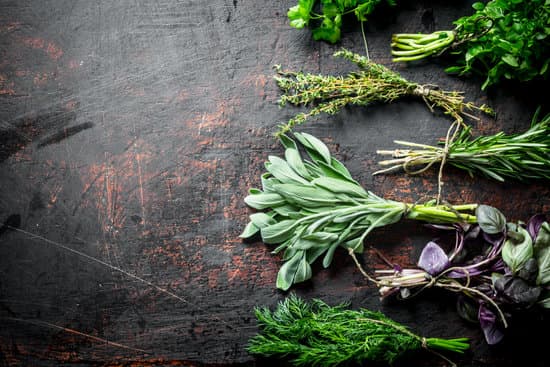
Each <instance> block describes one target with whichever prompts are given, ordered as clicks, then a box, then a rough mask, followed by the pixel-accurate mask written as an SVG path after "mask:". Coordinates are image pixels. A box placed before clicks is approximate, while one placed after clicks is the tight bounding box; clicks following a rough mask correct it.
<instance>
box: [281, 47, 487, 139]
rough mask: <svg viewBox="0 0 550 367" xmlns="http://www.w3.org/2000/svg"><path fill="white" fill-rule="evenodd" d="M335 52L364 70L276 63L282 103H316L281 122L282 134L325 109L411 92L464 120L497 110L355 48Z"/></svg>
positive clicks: (385, 99) (386, 99) (335, 109)
mask: <svg viewBox="0 0 550 367" xmlns="http://www.w3.org/2000/svg"><path fill="white" fill-rule="evenodd" d="M334 56H335V57H343V58H345V59H347V60H349V61H351V62H353V63H354V64H356V65H357V66H358V67H359V69H360V70H359V71H357V72H352V73H349V74H348V75H346V76H330V75H315V74H304V73H302V72H293V71H283V70H281V68H280V66H276V69H277V73H278V76H276V77H275V80H276V82H277V84H278V86H279V88H280V89H281V90H282V92H283V94H282V96H281V98H280V99H279V103H280V105H281V106H284V105H286V104H287V103H290V104H292V105H296V106H309V105H312V106H313V107H312V108H311V109H310V110H309V112H304V113H299V114H297V115H296V116H294V117H293V118H291V119H290V120H289V121H288V123H287V124H285V125H283V126H281V127H280V129H279V131H278V133H277V134H278V135H280V134H284V133H286V132H288V131H289V130H290V129H292V128H293V127H294V126H296V125H300V124H302V123H303V122H305V121H306V120H307V119H308V118H310V117H313V116H316V115H319V114H321V113H327V114H331V115H332V114H336V113H337V112H338V111H340V110H341V109H342V108H343V107H345V106H348V105H359V106H366V105H369V104H372V103H390V102H393V101H395V100H397V99H400V98H404V97H408V96H412V97H419V98H422V99H423V100H424V102H425V103H426V105H427V106H428V108H429V109H430V110H431V111H433V110H434V108H435V107H437V108H440V109H442V110H443V112H444V113H445V114H447V115H450V116H451V117H452V118H453V119H454V120H458V121H460V122H462V121H463V116H468V117H470V118H474V119H476V117H475V116H473V115H472V114H471V112H472V111H476V110H477V111H482V112H484V113H487V114H493V111H492V110H491V108H489V107H487V106H485V105H482V106H476V105H475V104H474V103H472V102H465V101H464V96H463V95H462V93H461V92H457V91H444V90H441V89H439V88H438V87H437V86H433V85H421V84H418V83H415V82H411V81H408V80H406V79H405V78H403V77H402V76H401V75H399V74H398V73H396V72H394V71H392V70H390V69H388V68H386V67H385V66H383V65H381V64H377V63H375V62H373V61H370V60H368V59H367V58H365V57H363V56H361V55H358V54H355V53H353V52H351V51H347V50H342V51H339V52H336V53H335V54H334Z"/></svg>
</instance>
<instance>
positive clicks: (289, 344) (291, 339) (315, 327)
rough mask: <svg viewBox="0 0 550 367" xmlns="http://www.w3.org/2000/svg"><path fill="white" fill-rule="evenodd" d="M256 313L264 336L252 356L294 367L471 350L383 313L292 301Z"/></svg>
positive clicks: (461, 342)
mask: <svg viewBox="0 0 550 367" xmlns="http://www.w3.org/2000/svg"><path fill="white" fill-rule="evenodd" d="M255 313H256V317H257V319H258V323H259V326H260V328H261V331H262V332H261V333H260V334H258V335H256V336H254V337H253V338H252V339H251V340H250V342H249V345H248V351H249V352H250V353H252V354H257V355H262V356H265V357H274V356H275V357H277V356H278V357H290V358H292V363H293V364H294V365H296V366H309V365H310V366H320V367H324V366H327V367H329V366H330V367H332V366H336V365H341V364H345V363H356V364H358V365H363V364H364V363H365V362H378V363H380V362H382V363H388V364H392V363H393V362H394V361H395V360H396V359H398V358H399V357H400V356H402V355H403V354H404V353H406V352H408V351H414V350H419V349H427V350H431V351H434V350H439V351H451V352H455V353H463V352H464V351H466V350H467V349H468V348H469V344H468V339H467V338H455V339H441V338H423V337H421V336H418V335H416V334H414V333H413V332H411V331H410V330H409V329H408V328H407V327H405V326H403V325H401V324H399V323H397V322H395V321H393V320H391V319H390V318H388V317H387V316H385V315H384V314H382V313H380V312H374V311H369V310H367V309H360V310H357V311H355V310H349V309H347V305H346V304H341V305H337V306H332V307H331V306H329V305H327V304H326V303H324V302H322V301H320V300H318V299H314V300H312V301H311V302H309V303H308V302H305V301H303V300H301V299H300V298H298V297H296V296H294V295H290V296H289V297H288V298H287V299H285V300H284V301H282V302H280V303H279V305H278V306H277V308H276V309H275V310H274V311H270V310H269V309H267V308H256V310H255ZM436 354H437V355H439V356H441V355H440V354H439V353H436Z"/></svg>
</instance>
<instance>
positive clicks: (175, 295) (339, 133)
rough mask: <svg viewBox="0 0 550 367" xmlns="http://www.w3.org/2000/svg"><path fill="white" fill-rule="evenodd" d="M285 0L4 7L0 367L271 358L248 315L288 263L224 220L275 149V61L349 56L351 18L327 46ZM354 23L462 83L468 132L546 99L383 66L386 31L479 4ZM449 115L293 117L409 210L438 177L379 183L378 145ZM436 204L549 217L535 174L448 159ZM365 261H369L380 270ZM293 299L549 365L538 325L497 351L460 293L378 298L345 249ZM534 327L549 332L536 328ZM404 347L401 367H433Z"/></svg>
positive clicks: (57, 2)
mask: <svg viewBox="0 0 550 367" xmlns="http://www.w3.org/2000/svg"><path fill="white" fill-rule="evenodd" d="M295 3H296V2H295V1H292V0H285V1H251V0H247V1H245V0H233V1H230V0H212V1H193V0H187V1H182V0H155V1H148V0H132V1H131V0H118V1H106V0H87V1H83V0H35V1H31V0H0V223H1V222H4V226H2V228H1V229H0V366H56V365H60V364H63V365H68V366H92V365H93V366H96V365H97V366H168V365H170V366H213V365H216V366H236V365H242V366H264V365H276V362H274V361H265V360H255V359H254V358H253V357H252V356H250V355H249V354H247V352H246V351H245V345H246V343H247V340H248V339H249V338H250V337H251V336H252V335H254V334H255V333H256V332H257V328H256V323H255V319H254V317H253V314H252V310H253V308H254V307H255V306H270V307H272V306H274V305H275V304H276V303H277V302H278V301H279V300H282V299H283V298H284V297H285V294H284V293H282V292H280V291H277V290H276V289H275V283H274V282H275V276H276V272H277V270H278V267H279V266H280V259H279V258H278V257H277V256H273V255H271V254H270V250H271V248H270V247H268V246H266V245H263V244H262V243H260V242H253V243H243V242H242V241H241V240H240V239H239V238H238V234H239V233H240V231H241V230H242V229H243V227H244V225H245V224H246V223H247V217H248V215H249V214H250V213H251V211H250V210H249V209H248V208H247V207H246V205H245V204H244V202H243V197H244V196H245V195H246V193H247V190H248V189H249V188H250V187H252V186H257V185H259V176H260V174H261V173H262V172H263V162H264V161H265V160H266V158H267V156H268V155H269V154H276V155H281V153H282V149H281V147H280V145H279V144H278V143H277V142H276V141H275V140H274V138H273V133H274V131H275V129H276V125H277V124H279V123H281V122H284V121H285V120H287V119H288V118H289V117H291V116H292V115H293V114H294V113H295V112H297V109H295V108H292V107H288V108H284V109H281V108H279V107H278V106H277V103H276V101H277V99H278V97H279V91H278V89H277V87H276V85H275V84H274V83H273V79H272V77H273V70H272V66H273V65H274V64H282V65H283V66H285V67H288V68H292V69H302V70H304V71H311V72H322V73H332V74H336V73H344V72H346V71H349V70H352V69H353V68H352V66H351V65H349V64H348V63H346V62H344V61H340V60H334V59H333V58H332V56H331V55H332V53H333V52H334V51H335V50H337V49H339V47H341V46H344V47H346V48H348V49H350V50H353V51H355V52H359V53H363V52H364V48H363V40H362V37H361V31H360V27H359V26H358V24H357V23H355V22H354V21H353V19H352V18H349V22H346V26H345V28H344V32H343V39H342V42H341V43H340V44H339V45H329V44H326V43H320V42H314V41H313V40H312V39H311V34H310V32H309V31H298V30H295V29H292V28H290V27H289V25H288V22H287V18H286V10H287V9H288V8H289V7H290V6H292V5H294V4H295ZM399 3H404V4H402V5H401V6H400V7H399V8H397V9H395V10H393V11H381V12H380V13H378V14H377V15H376V16H374V17H373V19H372V20H371V21H370V22H369V23H368V24H367V26H366V33H367V38H368V43H369V50H370V56H371V58H372V59H373V60H375V61H377V62H380V63H383V64H385V65H388V66H389V67H390V68H392V69H394V70H398V71H399V72H401V73H402V74H403V75H404V76H405V77H407V78H409V79H411V80H415V81H418V82H420V83H435V84H438V85H440V86H441V87H443V88H446V89H458V90H462V91H464V92H465V96H466V98H467V99H468V100H471V101H474V102H476V103H479V104H481V103H487V104H489V105H491V106H492V107H494V109H495V110H496V112H497V119H496V120H493V119H491V118H489V117H486V116H480V117H481V120H480V121H479V122H476V121H468V122H469V123H470V124H472V125H473V126H474V128H475V129H476V131H477V132H478V133H479V132H481V133H493V132H496V131H499V130H501V129H502V130H504V131H507V132H513V131H520V130H522V129H525V128H526V127H527V126H528V125H529V122H530V119H531V116H532V114H533V112H534V111H535V109H536V107H537V106H539V105H542V106H543V107H544V108H547V107H548V104H547V93H541V92H537V91H536V89H535V86H534V85H533V84H531V85H515V84H510V85H504V86H502V87H501V88H493V89H491V90H489V91H487V92H484V91H481V90H480V85H481V82H480V80H478V79H475V78H470V79H460V78H456V77H451V76H448V75H446V74H445V73H444V72H443V65H441V64H438V62H425V63H420V64H419V65H415V66H409V67H406V66H403V65H395V64H392V63H391V59H390V56H389V40H390V35H391V34H392V33H394V32H403V31H407V32H417V31H418V32H427V31H432V30H434V29H439V28H446V27H450V26H451V22H452V20H453V19H455V18H457V17H458V16H461V15H465V14H468V13H469V12H470V11H471V8H470V4H471V3H472V1H453V2H445V1H439V2H438V1H427V0H426V1H418V2H414V3H413V2H411V3H408V4H405V3H407V2H405V1H400V2H399ZM448 126H449V119H448V118H446V117H444V116H442V115H441V114H439V113H436V114H432V113H430V112H429V111H428V110H427V109H426V108H425V106H424V105H422V103H421V102H417V101H402V102H398V103H394V104H391V105H376V106H371V107H368V108H349V109H346V111H344V112H343V113H340V114H338V115H336V116H332V117H325V116H323V117H322V118H319V119H316V120H315V122H314V123H310V124H308V125H307V126H305V125H304V126H303V127H301V128H300V130H301V131H307V132H309V133H312V134H314V135H316V136H318V137H319V138H321V139H322V140H324V141H325V142H326V143H327V144H328V145H329V147H330V148H331V149H332V151H333V152H334V153H335V155H336V156H337V157H338V158H339V159H341V160H342V161H343V162H344V163H345V164H346V165H347V166H348V167H349V169H350V171H351V172H352V174H353V175H354V176H355V177H356V178H357V179H358V180H359V181H360V182H361V184H362V185H364V186H365V187H368V188H369V189H370V190H372V191H373V192H375V193H377V194H379V195H383V196H385V197H388V198H392V199H398V200H405V201H410V202H414V201H417V200H425V199H426V198H431V197H433V196H434V195H435V191H436V185H435V182H436V174H435V172H428V173H426V174H423V175H421V176H419V177H405V176H403V175H400V174H395V175H385V176H376V177H374V178H373V177H372V176H371V174H372V172H374V171H375V170H376V168H377V167H376V166H375V162H376V160H377V156H376V154H375V151H376V149H380V148H386V149H388V148H392V147H393V146H394V145H393V143H392V141H393V140H394V139H408V140H413V141H419V142H426V143H431V142H434V141H435V140H436V139H438V138H440V137H442V136H444V135H445V132H446V129H447V127H448ZM444 188H445V191H444V193H445V197H446V198H447V200H449V201H450V202H456V203H458V202H479V203H486V204H491V205H494V206H496V207H498V208H500V209H501V210H502V211H503V213H505V215H506V216H507V217H508V219H509V220H527V219H528V218H529V216H530V215H531V214H534V213H548V212H549V210H550V195H549V186H548V183H529V184H518V183H513V182H510V183H504V184H498V183H495V182H493V181H489V180H486V179H482V178H470V177H469V176H467V175H466V174H465V173H463V172H458V171H455V170H453V169H450V168H449V169H448V170H447V171H446V181H445V186H444ZM427 239H429V234H428V233H426V231H425V230H424V229H423V228H422V227H421V226H419V225H417V224H413V223H405V224H404V225H402V226H391V227H389V228H385V229H383V230H379V231H376V233H374V235H373V236H372V237H370V239H369V243H370V244H371V245H372V246H374V247H375V248H377V249H378V250H380V251H381V252H382V253H383V254H385V256H387V257H388V258H390V259H392V260H393V261H396V262H400V263H404V264H414V263H415V262H416V259H417V256H418V254H419V250H420V248H421V246H422V244H423V243H424V242H425V241H426V240H427ZM368 255H372V253H370V252H369V253H367V254H365V256H364V257H363V258H362V261H364V263H365V266H366V267H367V268H369V269H372V268H373V267H376V266H378V265H380V261H379V259H378V258H376V257H375V256H368ZM294 292H296V293H297V294H299V295H301V296H303V297H306V298H312V297H318V298H321V299H323V300H324V301H326V302H328V303H339V302H344V301H349V302H351V306H352V307H354V308H356V307H368V308H371V309H376V310H382V311H384V312H385V313H386V314H388V315H389V316H391V317H393V318H394V319H396V320H397V321H400V322H403V323H405V324H407V325H409V326H410V327H411V328H412V329H413V330H414V331H415V332H418V333H420V334H424V335H428V336H442V337H455V336H467V337H470V338H471V340H472V348H471V350H470V351H468V352H467V353H466V354H465V355H464V356H458V357H457V356H451V357H453V359H454V360H455V361H456V362H458V363H459V365H461V366H517V365H530V366H547V365H548V362H547V361H548V357H547V350H546V348H547V340H548V331H547V330H548V323H546V322H541V321H540V320H539V319H537V320H532V319H526V320H521V321H519V320H518V321H516V322H515V323H513V325H512V327H511V330H510V331H509V335H508V336H507V338H506V339H505V341H504V342H503V343H502V344H501V345H498V346H494V347H488V346H487V345H486V344H485V342H484V340H483V336H482V333H481V331H480V330H479V329H478V327H477V326H476V325H470V324H467V323H466V322H464V321H463V320H461V319H460V318H459V316H458V315H457V313H456V312H455V306H454V297H453V296H452V295H446V294H441V293H437V292H427V293H425V294H424V296H421V297H418V298H416V299H415V300H412V301H410V302H401V303H400V302H391V301H390V302H385V303H380V302H379V300H378V296H377V290H376V289H374V288H373V287H371V286H369V285H367V284H366V282H365V281H364V280H363V278H362V276H361V275H360V273H359V272H358V270H357V269H356V268H355V266H354V264H353V263H352V261H351V260H350V259H349V257H348V256H346V255H345V253H344V252H337V253H336V256H335V261H334V263H333V265H332V266H331V268H330V269H329V270H322V269H315V274H314V277H313V280H312V281H310V282H308V283H306V284H303V285H300V286H297V287H295V288H294ZM537 332H540V333H542V334H541V335H542V336H543V337H542V338H541V337H540V336H538V335H540V334H537ZM441 364H442V362H441V360H439V359H438V358H436V357H434V356H432V355H430V354H428V353H418V354H414V355H411V356H409V357H407V358H406V359H404V360H401V361H400V362H399V363H398V365H402V366H415V365H416V366H433V365H441Z"/></svg>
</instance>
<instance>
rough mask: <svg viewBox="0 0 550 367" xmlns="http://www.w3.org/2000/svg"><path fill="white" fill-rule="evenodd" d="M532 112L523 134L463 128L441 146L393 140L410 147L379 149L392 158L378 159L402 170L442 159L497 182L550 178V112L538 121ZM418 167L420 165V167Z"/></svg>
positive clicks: (411, 170) (414, 168)
mask: <svg viewBox="0 0 550 367" xmlns="http://www.w3.org/2000/svg"><path fill="white" fill-rule="evenodd" d="M539 111H540V110H538V111H537V113H535V115H534V116H533V119H532V121H531V127H530V128H529V129H528V130H527V131H525V132H522V133H516V134H505V133H504V132H502V131H501V132H499V133H497V134H494V135H488V136H479V137H476V138H474V137H472V134H471V131H470V130H471V129H470V128H469V127H467V128H464V129H462V130H461V131H460V132H459V133H458V134H457V136H456V138H455V139H452V140H451V139H449V141H445V142H443V143H442V144H441V145H440V146H431V145H425V144H418V143H411V142H406V141H399V140H398V141H395V143H396V144H399V145H402V146H405V147H408V148H411V149H397V150H393V151H389V150H379V151H378V153H379V154H385V155H392V158H393V159H390V160H385V161H381V162H379V164H380V165H382V166H389V168H386V169H383V170H380V171H377V172H375V174H377V173H384V172H390V171H394V170H397V169H403V170H404V171H405V172H409V173H418V172H423V171H424V170H426V169H427V168H429V167H430V166H432V165H433V164H435V163H439V162H441V161H442V160H443V159H445V162H446V163H447V164H449V165H452V166H455V167H457V168H459V169H463V170H466V171H467V172H468V173H469V174H470V175H471V176H474V174H475V173H480V174H482V175H484V176H486V177H490V178H493V179H495V180H498V181H504V180H505V179H507V178H512V179H517V180H521V181H529V180H532V179H549V178H550V114H548V115H546V116H545V117H544V118H542V119H540V120H539V117H538V115H539V113H538V112H539ZM419 167H420V168H419Z"/></svg>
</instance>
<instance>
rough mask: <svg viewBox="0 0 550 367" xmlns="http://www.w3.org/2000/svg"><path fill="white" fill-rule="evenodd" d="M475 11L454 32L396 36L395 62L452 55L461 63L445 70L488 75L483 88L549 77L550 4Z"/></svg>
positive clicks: (516, 3) (500, 3)
mask: <svg viewBox="0 0 550 367" xmlns="http://www.w3.org/2000/svg"><path fill="white" fill-rule="evenodd" d="M472 6H473V8H474V9H475V13H474V14H472V15H469V16H465V17H462V18H460V19H458V20H456V21H455V22H454V24H455V26H456V28H455V29H454V30H449V31H437V32H434V33H432V34H395V35H394V36H393V38H392V55H393V56H394V61H414V60H419V59H423V58H426V57H428V56H432V55H435V56H438V55H440V54H441V53H443V52H445V51H447V50H448V51H449V52H450V53H452V54H454V55H456V56H457V58H456V64H455V65H453V66H451V67H449V68H447V71H448V72H451V73H458V74H461V75H463V74H467V73H476V74H479V75H482V76H484V77H485V78H486V79H485V82H484V83H483V85H482V89H485V88H487V87H488V86H489V85H491V84H495V83H497V82H499V81H501V80H503V79H514V80H518V81H528V80H532V79H536V78H546V77H548V75H549V73H550V71H549V68H548V66H549V63H550V2H549V1H548V0H492V1H489V2H488V3H487V4H484V3H481V2H476V3H474V4H473V5H472Z"/></svg>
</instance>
